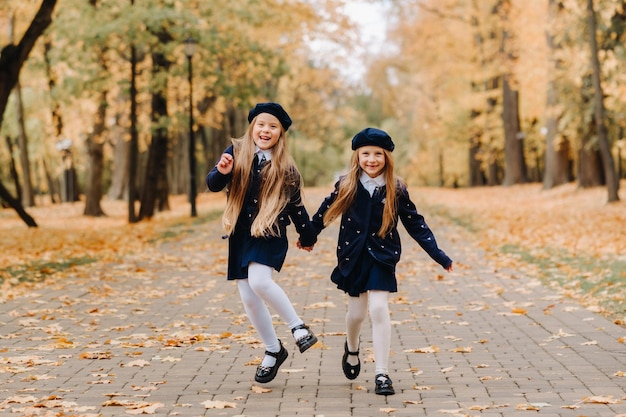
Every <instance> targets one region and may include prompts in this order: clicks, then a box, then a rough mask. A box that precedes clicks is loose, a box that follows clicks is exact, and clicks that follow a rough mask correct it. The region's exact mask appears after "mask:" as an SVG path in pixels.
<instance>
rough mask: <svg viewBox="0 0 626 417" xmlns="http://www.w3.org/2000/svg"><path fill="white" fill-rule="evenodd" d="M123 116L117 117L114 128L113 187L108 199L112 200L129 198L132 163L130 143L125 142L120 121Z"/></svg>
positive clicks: (108, 193)
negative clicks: (130, 165)
mask: <svg viewBox="0 0 626 417" xmlns="http://www.w3.org/2000/svg"><path fill="white" fill-rule="evenodd" d="M121 116H122V115H119V114H118V116H117V119H118V121H117V122H116V125H115V127H114V128H113V130H112V132H113V137H114V138H115V139H114V141H113V169H112V171H111V186H110V187H109V190H108V192H107V197H108V198H109V199H111V200H122V199H125V198H128V171H129V162H130V141H129V140H124V137H123V136H124V135H123V133H122V132H123V129H124V128H123V127H122V124H124V123H121V122H120V121H119V119H120V117H121Z"/></svg>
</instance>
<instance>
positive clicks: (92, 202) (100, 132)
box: [83, 65, 107, 216]
mask: <svg viewBox="0 0 626 417" xmlns="http://www.w3.org/2000/svg"><path fill="white" fill-rule="evenodd" d="M103 69H106V66H105V65H103ZM99 103H100V105H99V106H98V111H97V113H96V115H95V118H96V121H95V123H94V126H93V132H92V133H91V134H90V135H88V136H87V141H86V147H87V153H88V155H89V166H88V168H87V185H86V188H87V189H86V192H85V211H84V212H83V214H84V215H86V216H104V215H105V213H104V210H102V207H101V205H100V201H101V200H102V194H103V193H102V172H103V171H104V139H103V136H104V134H105V130H106V128H105V124H104V123H105V120H106V108H107V91H106V90H104V91H102V93H101V95H100V100H99Z"/></svg>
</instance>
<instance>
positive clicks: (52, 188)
mask: <svg viewBox="0 0 626 417" xmlns="http://www.w3.org/2000/svg"><path fill="white" fill-rule="evenodd" d="M41 163H42V165H43V170H44V173H45V175H46V182H47V183H48V192H49V193H50V202H51V203H53V204H55V203H60V202H61V197H60V196H59V193H58V189H57V186H56V184H55V182H54V180H53V179H52V174H51V173H50V170H49V169H48V164H46V160H45V159H42V160H41Z"/></svg>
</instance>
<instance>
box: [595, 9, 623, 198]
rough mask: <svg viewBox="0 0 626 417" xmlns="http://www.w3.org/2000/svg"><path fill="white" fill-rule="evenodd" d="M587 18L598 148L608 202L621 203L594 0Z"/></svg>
mask: <svg viewBox="0 0 626 417" xmlns="http://www.w3.org/2000/svg"><path fill="white" fill-rule="evenodd" d="M587 18H588V23H589V45H590V48H591V67H592V70H593V71H592V79H593V90H594V97H593V104H594V106H593V107H594V110H595V111H594V118H595V122H596V133H597V135H598V146H599V148H600V155H601V156H602V165H603V166H604V176H605V179H606V185H607V189H608V190H607V191H608V202H609V203H612V202H615V201H619V195H618V190H619V180H618V179H617V174H616V172H615V163H614V162H613V155H612V154H611V145H610V143H609V138H608V133H607V128H606V116H605V111H604V92H603V90H602V84H601V82H600V60H599V58H598V41H597V39H596V16H595V11H594V8H593V0H587Z"/></svg>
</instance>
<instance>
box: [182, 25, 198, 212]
mask: <svg viewBox="0 0 626 417" xmlns="http://www.w3.org/2000/svg"><path fill="white" fill-rule="evenodd" d="M197 44H198V43H197V41H196V40H195V39H194V38H192V37H189V38H187V39H185V55H187V62H188V64H189V65H188V66H189V202H190V203H191V217H196V216H197V215H198V213H197V212H196V152H195V151H196V140H195V138H194V135H193V76H192V66H191V59H192V58H193V54H194V53H195V52H196V46H197Z"/></svg>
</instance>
